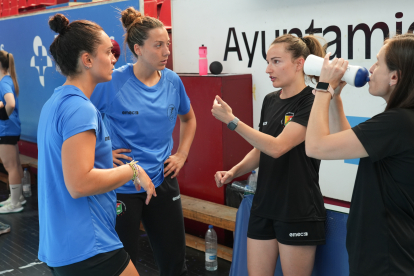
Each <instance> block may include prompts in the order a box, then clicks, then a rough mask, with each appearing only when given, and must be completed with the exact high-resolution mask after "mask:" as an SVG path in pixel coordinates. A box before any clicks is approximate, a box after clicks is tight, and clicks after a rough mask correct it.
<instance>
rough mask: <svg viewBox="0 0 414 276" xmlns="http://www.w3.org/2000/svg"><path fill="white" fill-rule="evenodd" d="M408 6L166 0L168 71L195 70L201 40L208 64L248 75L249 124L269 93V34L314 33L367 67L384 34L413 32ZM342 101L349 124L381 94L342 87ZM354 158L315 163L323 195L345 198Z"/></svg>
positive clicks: (335, 0)
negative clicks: (171, 67)
mask: <svg viewBox="0 0 414 276" xmlns="http://www.w3.org/2000/svg"><path fill="white" fill-rule="evenodd" d="M409 7H412V1H411V0H395V1H392V3H391V2H389V1H388V0H367V1H362V2H361V1H343V0H331V1H324V0H315V1H307V0H295V1H289V2H286V1H281V0H258V1H251V0H226V1H222V0H210V1H203V0H191V1H188V0H172V25H173V28H174V31H173V41H174V43H173V47H174V48H173V54H174V71H176V72H177V73H198V59H199V57H198V47H200V46H201V45H202V44H204V45H205V46H207V49H208V55H207V59H208V64H210V63H211V62H213V61H219V62H221V63H222V64H223V73H250V74H252V76H253V87H252V91H253V95H252V96H253V122H254V126H255V128H256V129H257V128H258V124H259V121H260V110H261V107H262V103H263V99H264V97H265V96H266V95H267V94H268V93H270V92H273V91H275V88H274V87H273V86H272V84H271V82H270V80H269V77H268V75H267V74H266V73H265V70H266V66H267V62H266V60H265V58H266V51H267V49H268V47H269V45H270V44H271V42H272V41H273V40H274V39H275V37H278V36H280V35H283V34H286V33H290V34H294V35H297V36H300V37H303V36H305V35H308V34H315V35H316V36H320V37H321V38H323V39H324V41H325V42H326V43H328V51H329V52H331V53H332V56H334V57H342V58H344V59H348V60H349V63H350V64H353V65H359V66H364V67H366V68H367V69H369V68H370V67H371V66H372V64H374V63H375V62H376V55H377V53H378V51H379V49H380V48H381V46H382V44H383V41H384V39H385V38H386V37H388V36H393V35H395V34H396V33H401V32H402V33H406V32H407V31H410V32H412V31H413V29H414V11H413V10H412V9H410V8H409ZM310 85H311V86H312V84H310ZM342 99H343V103H344V109H345V114H346V115H347V117H348V120H349V122H350V124H351V126H354V125H357V124H359V123H360V122H363V121H365V120H367V119H368V118H370V117H372V116H374V115H376V114H378V113H380V112H382V111H383V110H384V108H385V102H384V100H383V99H382V98H378V97H373V96H371V95H370V94H369V93H368V85H366V86H364V87H362V88H355V87H351V86H349V85H347V86H346V87H345V88H344V91H343V92H342ZM213 100H214V99H211V102H212V103H213ZM235 115H236V116H237V114H235ZM357 164H358V160H336V161H323V162H322V164H321V170H320V185H321V189H322V193H323V195H324V196H327V197H331V198H335V199H340V200H345V201H350V200H351V195H352V189H353V185H354V181H355V176H356V171H357Z"/></svg>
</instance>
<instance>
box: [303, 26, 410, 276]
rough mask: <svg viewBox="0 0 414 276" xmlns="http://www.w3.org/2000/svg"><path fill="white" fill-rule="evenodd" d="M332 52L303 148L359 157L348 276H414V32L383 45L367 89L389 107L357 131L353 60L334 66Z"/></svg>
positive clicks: (334, 156)
mask: <svg viewBox="0 0 414 276" xmlns="http://www.w3.org/2000/svg"><path fill="white" fill-rule="evenodd" d="M329 56H330V54H329V53H328V54H327V55H326V57H325V61H324V65H323V68H322V72H321V76H320V79H319V81H320V82H323V83H325V85H326V86H327V87H328V90H327V91H326V90H322V91H321V90H316V92H315V93H316V96H315V102H314V103H313V107H312V112H311V116H310V119H309V125H308V130H307V132H306V152H307V154H308V155H309V156H312V157H314V158H319V159H328V160H336V159H352V158H361V159H360V162H359V166H358V173H357V176H356V179H355V186H354V190H353V194H352V202H351V208H350V211H349V217H348V223H347V237H346V247H347V251H348V255H349V271H350V275H351V276H356V275H378V276H380V275H393V276H396V275H401V276H402V275H413V272H414V181H413V179H414V170H413V168H414V81H413V73H414V35H413V34H404V35H397V36H395V37H393V38H391V39H388V40H386V41H385V42H384V45H383V46H382V47H381V49H380V51H379V53H378V54H377V62H376V63H375V64H374V65H372V67H371V68H370V70H369V71H370V73H371V76H370V81H369V93H370V94H371V95H373V96H376V97H381V98H383V99H384V100H385V102H386V104H387V105H386V108H385V111H384V112H382V113H380V114H378V115H376V116H374V117H372V118H371V119H369V120H367V121H366V122H363V123H361V124H359V125H357V126H355V127H353V128H351V126H350V125H349V122H348V120H347V118H346V116H345V113H344V108H343V106H342V100H341V91H342V89H343V87H344V85H345V82H341V78H342V77H343V75H344V73H345V72H346V70H347V67H348V61H345V60H343V59H342V58H340V59H337V58H335V59H333V60H332V63H329ZM328 85H329V86H328ZM326 92H330V93H326ZM360 93H362V92H360Z"/></svg>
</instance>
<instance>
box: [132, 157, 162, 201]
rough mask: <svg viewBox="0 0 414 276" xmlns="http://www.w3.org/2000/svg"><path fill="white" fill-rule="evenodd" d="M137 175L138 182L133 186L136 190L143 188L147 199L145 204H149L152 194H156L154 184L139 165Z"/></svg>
mask: <svg viewBox="0 0 414 276" xmlns="http://www.w3.org/2000/svg"><path fill="white" fill-rule="evenodd" d="M137 166H138V167H139V175H138V178H139V180H140V184H136V185H135V188H136V189H137V191H139V190H141V187H142V188H144V190H145V191H146V192H147V199H146V200H145V204H147V205H148V204H149V202H150V200H151V197H152V196H157V192H156V191H155V186H154V184H153V183H152V180H151V178H150V177H149V176H148V174H147V173H146V172H145V171H144V169H143V168H142V167H141V166H139V165H138V164H137Z"/></svg>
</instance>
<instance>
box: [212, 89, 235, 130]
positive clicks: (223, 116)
mask: <svg viewBox="0 0 414 276" xmlns="http://www.w3.org/2000/svg"><path fill="white" fill-rule="evenodd" d="M211 113H212V114H213V116H214V117H215V118H216V119H217V120H220V121H222V122H223V123H225V124H226V125H227V124H228V123H230V122H231V121H233V119H234V118H235V116H234V115H233V111H232V110H231V107H230V106H229V105H228V104H227V103H226V102H225V101H223V100H222V99H221V98H220V97H219V96H216V98H215V99H214V103H213V109H212V110H211Z"/></svg>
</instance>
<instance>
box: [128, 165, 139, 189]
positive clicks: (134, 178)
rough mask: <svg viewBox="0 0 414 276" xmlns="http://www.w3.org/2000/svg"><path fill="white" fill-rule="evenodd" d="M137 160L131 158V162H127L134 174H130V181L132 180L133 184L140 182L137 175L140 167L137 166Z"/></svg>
mask: <svg viewBox="0 0 414 276" xmlns="http://www.w3.org/2000/svg"><path fill="white" fill-rule="evenodd" d="M137 163H138V161H135V160H132V161H131V162H129V163H127V164H128V165H129V166H130V167H131V169H132V171H133V172H134V175H133V176H132V179H131V180H132V182H134V184H135V185H137V184H138V185H140V184H141V180H140V179H139V175H140V173H141V172H140V169H139V166H138V165H137Z"/></svg>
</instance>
